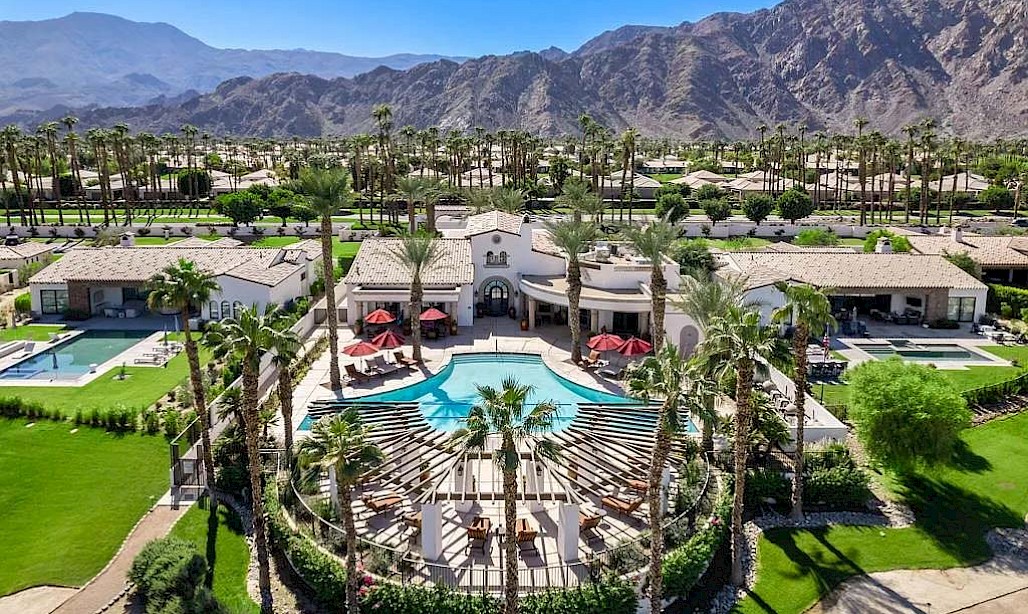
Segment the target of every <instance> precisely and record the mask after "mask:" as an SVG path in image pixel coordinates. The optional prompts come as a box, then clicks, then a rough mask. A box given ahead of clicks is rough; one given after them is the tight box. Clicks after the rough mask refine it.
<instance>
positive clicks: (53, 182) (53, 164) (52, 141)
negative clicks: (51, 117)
mask: <svg viewBox="0 0 1028 614" xmlns="http://www.w3.org/2000/svg"><path fill="white" fill-rule="evenodd" d="M59 130H60V124H59V123H58V122H54V121H50V122H46V123H44V124H42V125H40V126H39V127H38V128H36V134H39V135H42V136H43V138H44V139H45V140H46V151H47V157H48V158H49V159H50V190H51V191H52V192H53V197H54V200H55V201H57V223H58V224H60V225H61V226H64V208H63V206H62V204H63V203H62V202H61V182H60V180H59V177H60V164H59V163H58V158H57V133H58V131H59Z"/></svg>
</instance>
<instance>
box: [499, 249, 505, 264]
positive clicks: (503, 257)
mask: <svg viewBox="0 0 1028 614" xmlns="http://www.w3.org/2000/svg"><path fill="white" fill-rule="evenodd" d="M498 264H504V265H505V264H507V252H500V259H499V262H498Z"/></svg>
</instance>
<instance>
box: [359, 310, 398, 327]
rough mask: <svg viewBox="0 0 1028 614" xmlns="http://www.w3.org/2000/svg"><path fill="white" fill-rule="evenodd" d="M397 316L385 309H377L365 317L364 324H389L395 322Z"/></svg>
mask: <svg viewBox="0 0 1028 614" xmlns="http://www.w3.org/2000/svg"><path fill="white" fill-rule="evenodd" d="M395 321H396V316H394V315H393V314H391V313H389V312H388V311H386V310H385V309H376V310H374V311H372V312H371V313H369V314H368V315H366V316H364V322H365V323H367V324H389V323H390V322H395Z"/></svg>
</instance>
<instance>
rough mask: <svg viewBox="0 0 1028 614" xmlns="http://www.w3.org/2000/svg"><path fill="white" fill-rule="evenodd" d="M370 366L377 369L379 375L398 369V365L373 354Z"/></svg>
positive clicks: (394, 371)
mask: <svg viewBox="0 0 1028 614" xmlns="http://www.w3.org/2000/svg"><path fill="white" fill-rule="evenodd" d="M371 368H372V369H374V370H375V371H377V372H378V374H379V375H389V374H390V373H396V372H397V371H399V370H400V367H397V366H396V365H391V364H389V363H387V362H386V361H385V358H384V357H382V356H375V357H374V358H372V359H371Z"/></svg>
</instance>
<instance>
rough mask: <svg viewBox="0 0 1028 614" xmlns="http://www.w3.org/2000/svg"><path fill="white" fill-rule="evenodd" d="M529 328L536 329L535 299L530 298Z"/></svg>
mask: <svg viewBox="0 0 1028 614" xmlns="http://www.w3.org/2000/svg"><path fill="white" fill-rule="evenodd" d="M528 330H535V299H534V298H529V299H528Z"/></svg>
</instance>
